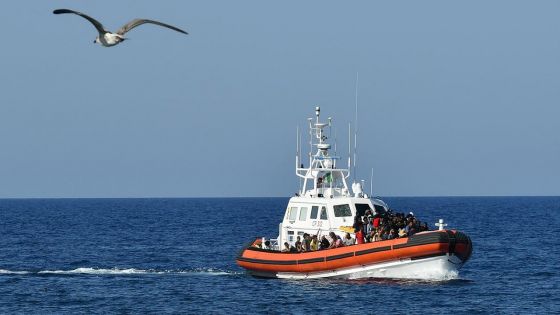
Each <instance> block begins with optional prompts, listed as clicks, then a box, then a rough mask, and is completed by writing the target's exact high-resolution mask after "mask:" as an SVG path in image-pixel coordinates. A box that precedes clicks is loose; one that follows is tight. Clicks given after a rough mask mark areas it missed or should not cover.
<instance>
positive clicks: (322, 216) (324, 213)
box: [321, 207, 328, 220]
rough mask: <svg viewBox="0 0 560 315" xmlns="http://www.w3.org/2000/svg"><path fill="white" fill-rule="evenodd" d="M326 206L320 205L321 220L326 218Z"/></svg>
mask: <svg viewBox="0 0 560 315" xmlns="http://www.w3.org/2000/svg"><path fill="white" fill-rule="evenodd" d="M327 219H328V217H327V208H325V207H321V220H327Z"/></svg>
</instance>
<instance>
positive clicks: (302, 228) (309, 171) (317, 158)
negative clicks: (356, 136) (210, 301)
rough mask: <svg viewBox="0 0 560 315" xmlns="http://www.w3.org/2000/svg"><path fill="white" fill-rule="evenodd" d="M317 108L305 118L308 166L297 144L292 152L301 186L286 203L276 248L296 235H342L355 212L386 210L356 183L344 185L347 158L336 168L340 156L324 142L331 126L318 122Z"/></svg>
mask: <svg viewBox="0 0 560 315" xmlns="http://www.w3.org/2000/svg"><path fill="white" fill-rule="evenodd" d="M320 115H321V109H320V108H319V107H316V108H315V116H316V117H315V119H313V118H309V119H308V120H309V135H310V141H309V145H310V150H311V151H310V153H309V167H307V168H306V167H304V166H303V164H300V157H299V151H300V150H299V144H298V154H297V155H296V175H297V176H298V177H300V178H301V179H302V184H301V187H300V189H299V191H298V193H297V194H296V196H295V197H292V198H291V199H290V201H289V203H288V207H287V209H286V213H285V215H284V219H283V221H282V223H281V224H280V227H279V235H278V239H277V242H273V245H274V247H275V248H276V249H280V247H281V246H282V244H284V242H288V243H290V244H291V245H293V244H294V243H295V241H296V239H297V236H298V235H299V236H300V237H301V238H302V239H303V234H304V233H308V234H310V235H315V234H319V236H321V235H327V234H328V233H329V232H331V231H332V232H335V233H336V234H338V235H340V236H344V234H345V233H346V231H348V232H353V230H352V225H353V224H354V217H355V215H356V214H359V215H360V216H363V215H364V213H365V212H366V211H367V210H368V209H371V210H372V211H373V212H374V213H376V212H385V211H387V210H388V209H387V208H388V207H387V205H386V204H385V203H384V202H383V201H382V200H380V199H375V198H370V197H369V196H368V195H367V194H365V193H364V192H363V190H362V184H361V183H360V182H354V183H353V184H352V185H351V187H349V186H348V181H347V180H348V178H349V176H350V158H348V166H347V168H339V166H338V165H337V164H338V162H339V161H340V158H339V157H337V156H332V155H330V152H329V150H330V149H331V145H330V144H329V143H328V142H327V139H328V138H327V131H326V130H325V129H326V128H327V127H328V128H330V127H331V125H332V119H331V118H330V117H329V118H328V122H327V123H325V122H321V121H320Z"/></svg>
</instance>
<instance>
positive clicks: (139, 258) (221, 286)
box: [0, 197, 560, 314]
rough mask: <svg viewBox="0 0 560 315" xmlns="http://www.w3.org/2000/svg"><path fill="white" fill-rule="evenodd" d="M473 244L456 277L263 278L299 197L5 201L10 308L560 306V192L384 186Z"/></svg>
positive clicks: (4, 270) (0, 309)
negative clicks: (408, 191)
mask: <svg viewBox="0 0 560 315" xmlns="http://www.w3.org/2000/svg"><path fill="white" fill-rule="evenodd" d="M385 200H386V201H387V202H388V203H389V204H390V206H391V207H392V208H394V209H397V210H400V211H403V212H408V211H413V212H414V213H415V215H416V216H417V217H418V218H420V219H421V220H422V221H427V222H429V223H430V225H431V226H432V227H433V226H434V225H433V224H434V222H436V221H437V219H439V218H444V219H445V220H446V222H447V223H449V227H451V228H454V229H459V230H461V231H464V232H465V233H467V234H468V235H469V236H470V237H471V239H472V241H473V244H474V252H473V256H472V257H471V259H470V261H469V262H468V263H467V264H466V265H465V266H464V267H463V269H461V271H460V273H459V278H458V279H452V280H447V281H417V280H390V279H358V280H306V281H292V280H279V279H259V278H253V277H250V276H248V275H246V274H245V272H244V271H243V270H242V269H241V268H239V267H238V266H237V265H236V264H235V257H236V255H237V253H238V252H239V250H240V249H241V248H242V246H243V245H244V244H245V243H246V242H247V241H249V240H251V239H252V238H254V237H255V236H263V235H264V236H269V237H270V236H274V237H275V236H276V235H277V234H278V230H277V229H278V223H279V222H280V221H281V218H282V216H283V213H284V210H285V208H286V204H287V201H288V199H287V198H209V199H205V198H197V199H3V200H0V313H2V314H4V313H26V314H75V313H92V314H93V313H96V314H105V313H140V314H150V313H158V314H161V313H224V314H225V313H228V314H229V313H236V314H239V313H248V312H251V313H271V314H286V313H288V314H315V313H321V314H325V313H326V314H340V313H348V312H351V313H356V312H358V313H362V314H373V313H391V314H405V313H407V314H410V313H413V312H422V313H428V314H433V313H436V314H437V313H441V314H443V313H450V312H452V313H454V314H495V313H498V314H537V313H539V314H558V313H560V288H559V286H560V272H559V268H558V261H560V246H558V241H557V236H558V235H560V198H559V197H433V198H432V197H430V198H427V197H426V198H412V197H410V198H397V197H393V198H386V199H385Z"/></svg>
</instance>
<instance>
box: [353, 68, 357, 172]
mask: <svg viewBox="0 0 560 315" xmlns="http://www.w3.org/2000/svg"><path fill="white" fill-rule="evenodd" d="M355 93H356V111H355V115H354V169H353V171H354V179H353V181H356V169H357V167H356V150H357V147H358V72H356V91H355Z"/></svg>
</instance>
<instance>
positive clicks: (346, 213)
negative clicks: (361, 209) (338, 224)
mask: <svg viewBox="0 0 560 315" xmlns="http://www.w3.org/2000/svg"><path fill="white" fill-rule="evenodd" d="M333 208H334V216H335V217H337V218H338V217H351V216H352V211H350V205H336V206H334V207H333Z"/></svg>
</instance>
